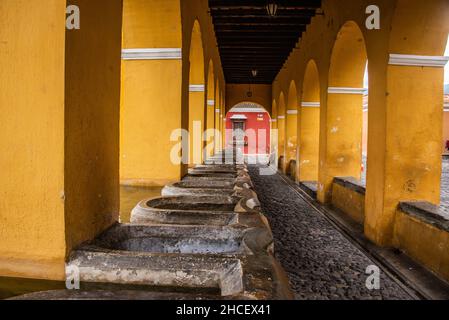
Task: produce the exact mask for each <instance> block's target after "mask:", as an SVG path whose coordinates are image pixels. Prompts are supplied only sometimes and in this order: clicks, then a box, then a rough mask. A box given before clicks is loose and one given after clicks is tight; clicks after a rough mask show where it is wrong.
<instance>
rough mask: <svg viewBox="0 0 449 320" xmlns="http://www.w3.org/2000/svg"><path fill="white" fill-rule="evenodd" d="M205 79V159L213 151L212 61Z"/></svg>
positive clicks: (213, 103) (213, 80) (213, 78)
mask: <svg viewBox="0 0 449 320" xmlns="http://www.w3.org/2000/svg"><path fill="white" fill-rule="evenodd" d="M208 74H209V75H208V77H207V107H206V109H207V111H206V130H207V137H206V150H205V153H206V157H209V156H212V155H213V154H214V150H215V135H214V127H215V105H216V104H215V76H214V65H213V63H212V61H210V63H209V70H208Z"/></svg>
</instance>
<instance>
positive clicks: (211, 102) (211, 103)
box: [207, 100, 215, 107]
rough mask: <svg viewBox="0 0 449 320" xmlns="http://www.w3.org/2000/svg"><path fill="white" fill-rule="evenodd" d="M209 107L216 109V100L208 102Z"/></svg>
mask: <svg viewBox="0 0 449 320" xmlns="http://www.w3.org/2000/svg"><path fill="white" fill-rule="evenodd" d="M207 105H208V106H209V107H215V100H207Z"/></svg>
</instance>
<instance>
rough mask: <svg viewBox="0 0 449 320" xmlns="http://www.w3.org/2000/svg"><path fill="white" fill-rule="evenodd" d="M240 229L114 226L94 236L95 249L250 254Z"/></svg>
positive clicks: (162, 252) (168, 252) (167, 252)
mask: <svg viewBox="0 0 449 320" xmlns="http://www.w3.org/2000/svg"><path fill="white" fill-rule="evenodd" d="M244 236H245V234H244V232H243V231H242V230H241V229H237V228H230V227H217V226H207V227H204V226H169V225H154V226H148V225H133V224H117V225H115V226H113V227H111V228H110V229H109V230H107V231H106V232H104V233H103V234H102V235H100V237H98V238H97V239H96V240H95V241H94V242H93V243H92V245H93V246H95V247H99V248H103V249H108V250H118V251H128V252H147V253H159V254H173V253H177V254H202V255H209V254H213V255H216V254H225V255H226V254H228V255H242V254H251V252H250V251H249V249H248V248H247V247H246V245H245V243H244V239H243V238H244Z"/></svg>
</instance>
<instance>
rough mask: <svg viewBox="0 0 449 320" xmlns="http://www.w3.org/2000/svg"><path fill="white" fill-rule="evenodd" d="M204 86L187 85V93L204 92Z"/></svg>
mask: <svg viewBox="0 0 449 320" xmlns="http://www.w3.org/2000/svg"><path fill="white" fill-rule="evenodd" d="M204 91H205V88H204V84H191V85H189V92H204Z"/></svg>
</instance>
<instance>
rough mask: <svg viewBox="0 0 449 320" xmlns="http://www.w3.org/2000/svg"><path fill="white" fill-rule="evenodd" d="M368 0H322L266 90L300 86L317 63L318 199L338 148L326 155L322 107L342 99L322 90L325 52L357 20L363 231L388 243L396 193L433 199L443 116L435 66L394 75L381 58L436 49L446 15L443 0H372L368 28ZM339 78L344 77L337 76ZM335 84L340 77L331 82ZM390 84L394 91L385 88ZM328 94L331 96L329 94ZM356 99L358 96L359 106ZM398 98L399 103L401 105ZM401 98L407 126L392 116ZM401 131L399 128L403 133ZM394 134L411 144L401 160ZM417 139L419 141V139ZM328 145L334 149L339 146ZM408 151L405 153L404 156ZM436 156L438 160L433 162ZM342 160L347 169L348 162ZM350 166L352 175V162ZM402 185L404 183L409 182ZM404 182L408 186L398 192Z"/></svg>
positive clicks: (327, 64)
mask: <svg viewBox="0 0 449 320" xmlns="http://www.w3.org/2000/svg"><path fill="white" fill-rule="evenodd" d="M372 4H373V3H372V1H368V0H366V1H365V0H360V1H354V2H348V3H345V5H344V6H342V5H341V1H338V0H325V1H323V4H322V9H323V11H324V15H323V16H316V17H314V18H313V19H312V22H311V24H310V25H309V26H308V28H307V31H306V32H304V33H303V35H302V37H301V40H300V43H299V49H298V50H295V51H294V52H293V53H292V54H291V55H290V56H289V58H288V60H287V61H286V63H285V64H284V68H283V69H282V70H281V71H280V73H279V74H278V76H277V77H276V80H275V81H274V83H273V97H274V99H276V100H277V101H279V97H280V95H281V93H282V92H286V91H287V90H288V87H289V85H290V82H291V81H292V80H295V81H296V83H297V84H298V87H302V84H303V79H304V73H305V69H306V67H307V63H308V62H309V61H310V60H311V59H313V60H314V61H315V62H316V64H317V69H318V70H319V83H320V87H321V90H320V92H321V93H320V103H321V108H320V142H319V146H320V147H319V148H320V160H319V176H320V177H321V178H320V180H321V182H322V184H321V186H319V190H318V191H319V193H320V194H321V195H323V196H322V197H321V199H320V200H322V201H324V200H325V197H324V195H326V194H327V191H328V190H325V188H324V187H325V185H327V186H329V185H330V184H331V182H332V181H331V179H330V177H331V176H332V174H329V173H330V172H329V170H333V168H332V167H333V166H335V164H333V163H331V162H330V161H328V160H333V159H338V157H335V154H337V153H332V154H334V156H332V157H330V158H326V157H325V155H326V153H327V150H329V148H333V147H332V146H328V144H329V141H328V139H327V138H328V136H329V135H330V131H331V130H332V127H330V128H329V127H328V120H332V119H331V118H332V114H330V115H329V112H332V111H330V110H329V105H330V104H335V103H336V102H338V103H341V102H344V101H342V98H339V97H338V96H337V97H335V98H330V95H329V97H328V93H327V88H328V87H329V86H334V85H336V84H335V83H331V82H330V78H329V70H330V69H331V55H332V52H333V49H334V45H335V43H336V41H337V39H338V38H339V36H338V34H339V32H340V30H341V28H342V27H343V26H344V25H345V24H346V23H348V22H349V21H353V22H354V23H356V24H357V25H358V27H359V29H360V30H361V33H362V35H363V41H364V43H365V47H366V53H367V57H368V60H369V86H370V88H369V118H368V154H369V159H368V168H367V169H368V172H367V190H366V200H365V201H366V205H365V207H366V219H365V232H366V234H367V236H368V237H369V238H370V239H371V240H372V241H374V242H375V243H377V244H381V245H391V239H392V230H393V227H392V226H393V223H392V218H393V217H394V215H395V213H394V211H393V208H395V207H396V206H397V204H398V202H399V200H407V198H412V199H417V198H419V199H422V200H428V201H432V202H434V201H436V199H437V191H436V190H437V189H439V185H440V182H439V181H437V177H438V176H439V172H440V170H441V169H438V168H441V165H440V162H441V139H442V137H441V136H440V138H437V135H438V134H437V133H436V131H437V130H438V131H439V132H440V133H439V135H441V132H442V128H441V127H440V125H439V123H442V114H443V113H442V99H441V94H440V91H438V90H434V88H435V85H436V83H437V82H438V83H439V84H438V85H439V88H440V90H441V87H442V86H441V84H442V82H441V81H442V80H441V76H440V72H441V74H442V69H439V68H434V69H436V70H433V71H432V70H427V69H432V68H416V70H413V71H411V72H408V71H407V70H405V69H407V67H399V68H400V69H401V68H404V70H402V71H398V72H399V73H400V74H396V71H395V68H396V67H394V66H389V65H388V61H389V54H390V53H397V54H410V55H430V56H440V55H442V54H443V53H444V48H445V46H446V41H447V34H448V31H449V20H448V19H447V14H448V12H449V8H448V7H449V2H447V1H444V0H435V1H430V2H422V1H419V0H410V1H406V0H378V1H376V5H378V6H379V8H380V11H381V15H382V18H381V21H380V22H381V28H380V29H379V30H368V29H366V27H365V20H366V18H367V15H366V14H365V10H366V8H367V7H368V6H369V5H372ZM410 21H414V23H410ZM346 60H347V61H346V64H347V65H346V67H347V68H348V69H351V68H352V69H354V63H353V62H354V61H351V60H350V59H349V58H348V57H346ZM342 65H344V64H342ZM364 67H365V66H364V65H363V66H362V67H361V68H362V69H364ZM418 69H420V70H418ZM357 73H358V72H357ZM360 73H361V76H360V84H359V83H355V84H348V86H353V87H354V86H360V87H362V85H363V82H362V80H363V71H361V72H360ZM421 75H422V76H423V77H421ZM340 77H344V75H337V76H336V77H334V78H335V79H338V78H340ZM432 77H433V78H432ZM430 78H432V79H430ZM342 79H343V80H344V78H342ZM428 80H429V81H430V82H429V81H428ZM424 81H425V82H424ZM423 84H424V85H423ZM337 85H340V84H338V83H337ZM392 90H395V91H396V92H392ZM410 93H411V94H410ZM417 95H419V96H420V97H418V99H416V98H417V97H416V96H417ZM328 98H330V99H335V100H334V101H328ZM399 99H402V100H401V101H400V102H399ZM337 100H340V101H337ZM387 100H388V101H387ZM424 100H427V103H424ZM396 103H398V104H396ZM351 104H354V105H355V102H351ZM357 104H358V102H357ZM421 104H422V105H421ZM361 105H362V103H361V102H360V110H361ZM402 105H403V106H404V109H403V110H402ZM405 105H409V106H408V107H407V108H408V109H407V110H408V111H407V112H408V113H409V114H410V113H411V112H412V113H413V112H416V114H414V115H410V116H411V117H412V123H413V126H411V125H408V126H407V127H405V124H406V121H404V119H399V118H398V117H397V116H395V113H396V112H399V113H401V112H402V111H404V112H405V110H406V107H405ZM398 106H400V108H399V110H397V108H398ZM410 106H411V107H410ZM425 106H430V108H427V109H426V107H425ZM436 106H438V111H436V110H437V109H434V107H435V108H436ZM424 109H426V111H424ZM437 112H438V113H437ZM334 117H335V114H334ZM414 117H416V118H418V117H420V119H421V120H419V121H418V120H416V121H415V118H414ZM406 119H407V117H406ZM334 120H336V119H334ZM435 123H436V125H435V126H434V124H435ZM400 130H403V131H402V133H401V132H400ZM418 132H419V133H420V134H421V135H422V136H421V137H420V138H419V139H418V140H417V143H415V144H414V146H411V145H409V142H410V141H413V137H414V136H415V134H417V133H418ZM395 136H396V138H395ZM399 139H402V140H403V141H404V142H405V144H404V145H407V146H408V147H410V148H411V149H409V150H408V151H407V152H406V153H405V154H403V155H402V156H401V158H400V159H403V161H402V160H401V161H398V160H396V158H395V156H396V155H395V152H396V150H393V149H392V148H393V147H394V145H395V144H394V143H393V142H395V141H396V142H399ZM424 140H426V142H425V143H424ZM437 140H439V147H438V148H434V147H433V145H434V141H437ZM429 141H430V143H429ZM334 147H335V148H336V150H338V149H337V148H338V146H334ZM401 148H402V147H401ZM354 150H356V147H354ZM424 150H425V151H424ZM436 150H438V153H436ZM429 152H431V153H432V155H431V156H430V157H428V158H426V159H423V158H422V157H421V155H422V154H425V153H427V154H428V153H429ZM411 153H413V154H414V155H415V156H414V157H413V158H411ZM417 155H418V156H417ZM407 158H409V159H408V160H407ZM437 158H438V160H437ZM349 160H350V161H351V162H352V163H354V164H355V163H356V162H357V161H354V160H357V159H356V158H355V157H351V158H349ZM437 162H438V164H439V165H438V166H436V163H437ZM399 164H400V170H399V171H396V172H394V170H393V169H394V168H397V167H398V165H399ZM343 167H346V168H350V166H343ZM424 167H426V168H427V169H428V170H426V171H425V172H424V171H422V170H421V168H424ZM437 167H438V168H437ZM351 170H353V171H354V174H356V172H355V171H356V168H355V166H354V168H353V169H351ZM348 173H351V172H348ZM393 180H394V181H395V183H396V185H395V188H396V189H397V190H401V191H397V192H396V193H395V194H394V195H393V196H391V197H390V196H389V194H390V187H389V185H390V183H389V181H393ZM387 181H388V182H387ZM431 181H432V182H431ZM408 182H411V183H408ZM430 184H432V186H431V187H430V188H427V187H426V186H429V185H430ZM409 185H410V186H411V188H409V187H408V186H409ZM408 189H411V190H413V191H412V192H407V191H405V192H404V190H408Z"/></svg>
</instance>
